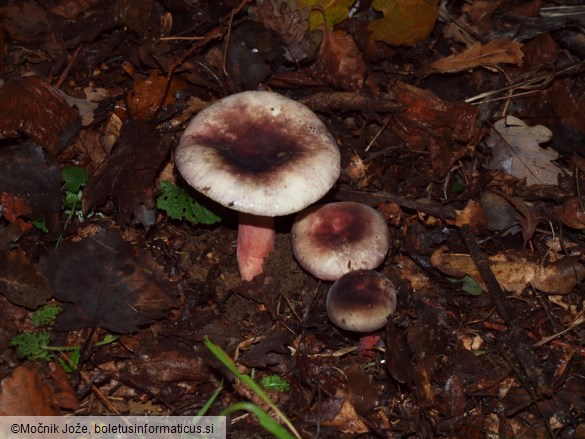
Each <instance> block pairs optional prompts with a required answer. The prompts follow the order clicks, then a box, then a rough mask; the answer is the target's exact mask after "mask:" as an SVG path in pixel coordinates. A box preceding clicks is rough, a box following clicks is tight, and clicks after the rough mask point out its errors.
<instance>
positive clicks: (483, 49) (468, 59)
mask: <svg viewBox="0 0 585 439" xmlns="http://www.w3.org/2000/svg"><path fill="white" fill-rule="evenodd" d="M522 46H523V45H522V43H520V42H518V41H509V40H507V39H505V38H498V39H497V40H494V41H490V42H489V43H488V44H486V45H483V44H481V43H480V42H477V43H475V44H474V45H473V46H471V47H470V48H469V49H467V50H465V51H464V52H462V53H459V54H456V55H451V56H448V57H446V58H441V59H438V60H436V61H433V62H432V63H431V64H429V66H428V69H429V71H435V72H440V73H455V72H461V71H463V70H470V69H473V68H475V67H480V66H497V65H498V64H516V65H521V64H522V58H523V57H524V53H523V52H522Z"/></svg>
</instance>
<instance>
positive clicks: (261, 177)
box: [175, 91, 341, 280]
mask: <svg viewBox="0 0 585 439" xmlns="http://www.w3.org/2000/svg"><path fill="white" fill-rule="evenodd" d="M175 163H176V165H177V168H178V170H179V172H180V173H181V175H182V176H183V177H184V178H185V180H186V181H187V183H189V184H190V185H191V186H192V187H193V188H195V189H197V190H198V191H199V192H201V193H203V194H204V195H206V196H208V197H209V198H211V199H213V200H215V201H217V202H218V203H220V204H222V205H224V206H226V207H229V208H231V209H234V210H237V211H239V212H240V219H239V227H238V250H237V254H238V265H239V268H240V274H241V276H242V278H243V279H244V280H251V279H253V278H254V277H255V276H256V275H258V274H260V273H261V272H262V265H263V261H264V258H265V257H266V256H268V254H270V252H271V251H272V249H273V246H274V237H275V233H274V217H275V216H282V215H289V214H291V213H295V212H298V211H300V210H302V209H304V208H305V207H307V206H309V205H310V204H312V203H314V202H315V201H317V200H319V199H320V198H321V197H322V196H323V195H325V194H326V193H327V192H328V191H329V189H330V188H331V187H332V186H333V184H334V183H335V182H336V181H337V178H338V177H339V173H340V167H341V166H340V154H339V149H338V147H337V144H336V142H335V139H334V138H333V136H332V135H331V134H330V133H329V131H328V130H327V128H326V127H325V125H324V124H323V122H321V120H320V119H319V118H318V117H317V115H315V114H314V113H313V112H312V111H311V110H310V109H309V108H307V107H306V106H304V105H303V104H301V103H299V102H296V101H294V100H292V99H289V98H286V97H284V96H282V95H279V94H277V93H272V92H265V91H247V92H243V93H237V94H234V95H231V96H228V97H226V98H223V99H220V100H219V101H217V102H216V103H214V104H213V105H211V106H209V107H207V108H206V109H204V110H202V111H201V112H199V113H198V114H197V116H195V117H194V118H193V119H192V120H191V122H190V123H189V125H188V126H187V128H186V130H185V132H184V133H183V136H182V137H181V140H180V142H179V145H178V147H177V149H176V151H175Z"/></svg>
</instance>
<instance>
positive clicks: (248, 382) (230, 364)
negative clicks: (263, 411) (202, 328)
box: [203, 337, 301, 439]
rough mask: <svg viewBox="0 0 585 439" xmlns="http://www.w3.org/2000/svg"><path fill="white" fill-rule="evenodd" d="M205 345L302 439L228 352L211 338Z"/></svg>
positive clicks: (206, 339) (204, 341)
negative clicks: (237, 365)
mask: <svg viewBox="0 0 585 439" xmlns="http://www.w3.org/2000/svg"><path fill="white" fill-rule="evenodd" d="M203 343H204V344H205V346H206V347H207V349H209V351H210V352H211V353H212V354H213V355H214V356H215V358H217V359H218V360H219V361H221V363H222V364H223V365H224V366H225V367H227V368H228V369H229V371H230V372H231V373H233V374H234V375H235V377H236V378H238V379H239V380H240V381H242V382H243V383H244V384H245V385H246V386H248V387H249V388H250V389H251V390H252V391H253V392H254V393H256V394H257V395H258V396H259V397H260V399H262V401H264V402H265V403H266V404H267V405H268V407H270V408H271V409H272V410H273V411H274V413H275V414H276V415H277V416H278V417H279V418H280V419H281V420H282V422H283V423H284V424H285V425H286V426H287V427H288V429H289V430H290V431H291V432H292V433H293V434H294V435H295V437H296V438H297V439H301V435H300V434H299V432H298V431H297V430H296V428H295V427H294V425H292V423H291V422H290V421H289V419H288V418H287V417H286V415H285V414H284V413H282V411H281V410H280V409H279V408H278V407H277V406H276V404H274V402H272V400H271V399H270V397H269V396H268V395H267V394H266V392H265V391H264V390H263V389H262V387H260V386H259V385H258V384H257V383H256V382H255V381H254V380H253V379H252V378H250V377H249V376H248V375H244V374H243V373H241V372H240V371H239V370H238V369H237V367H236V365H235V364H234V362H233V361H232V359H231V358H230V357H229V355H228V354H226V352H225V351H224V350H223V349H222V348H220V347H219V346H217V345H216V344H215V343H213V342H212V341H211V340H209V338H207V337H205V338H204V339H203Z"/></svg>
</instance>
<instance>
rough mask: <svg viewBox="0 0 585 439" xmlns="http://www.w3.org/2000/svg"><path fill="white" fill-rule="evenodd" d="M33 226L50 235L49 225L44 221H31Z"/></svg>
mask: <svg viewBox="0 0 585 439" xmlns="http://www.w3.org/2000/svg"><path fill="white" fill-rule="evenodd" d="M31 223H32V225H33V226H35V227H36V228H37V229H39V230H40V231H41V232H44V233H49V229H48V228H47V223H46V222H45V220H44V218H43V219H36V220H33V221H31Z"/></svg>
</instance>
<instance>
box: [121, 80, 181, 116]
mask: <svg viewBox="0 0 585 439" xmlns="http://www.w3.org/2000/svg"><path fill="white" fill-rule="evenodd" d="M184 87H185V84H184V83H183V82H182V81H181V80H179V79H171V81H170V84H169V86H168V88H167V79H166V77H165V76H162V75H160V74H159V73H158V72H157V71H156V70H152V71H151V72H150V74H149V75H148V77H147V78H145V79H141V78H136V79H135V80H134V88H133V89H132V91H131V92H130V93H129V95H128V108H129V109H130V114H131V115H132V116H133V117H135V118H137V119H145V120H148V119H150V118H151V117H152V116H153V115H154V112H155V111H156V110H157V108H158V107H159V105H161V104H162V106H163V107H165V106H168V105H171V104H174V103H175V93H176V92H177V90H180V89H181V88H184Z"/></svg>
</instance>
